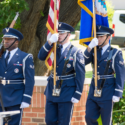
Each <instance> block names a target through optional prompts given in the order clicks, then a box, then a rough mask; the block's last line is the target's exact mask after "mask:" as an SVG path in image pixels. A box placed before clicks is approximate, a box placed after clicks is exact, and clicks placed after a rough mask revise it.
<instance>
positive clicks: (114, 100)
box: [112, 96, 120, 102]
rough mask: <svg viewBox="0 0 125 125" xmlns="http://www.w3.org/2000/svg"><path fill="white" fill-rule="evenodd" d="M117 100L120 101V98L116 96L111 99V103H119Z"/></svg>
mask: <svg viewBox="0 0 125 125" xmlns="http://www.w3.org/2000/svg"><path fill="white" fill-rule="evenodd" d="M119 100H120V97H117V96H113V97H112V101H113V102H119Z"/></svg>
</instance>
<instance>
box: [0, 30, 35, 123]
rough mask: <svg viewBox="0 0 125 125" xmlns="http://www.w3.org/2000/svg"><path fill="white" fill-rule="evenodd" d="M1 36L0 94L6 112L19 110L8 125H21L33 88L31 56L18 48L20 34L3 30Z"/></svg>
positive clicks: (16, 31)
mask: <svg viewBox="0 0 125 125" xmlns="http://www.w3.org/2000/svg"><path fill="white" fill-rule="evenodd" d="M3 34H4V35H3V43H4V48H5V49H6V51H5V52H4V53H3V55H2V57H1V58H0V76H2V77H3V79H2V80H1V84H0V93H1V95H2V100H3V104H4V107H5V110H6V111H15V110H20V114H17V115H14V116H11V120H10V121H9V123H8V125H21V120H22V114H23V108H26V107H29V105H30V102H31V98H32V92H33V87H34V63H33V56H32V54H28V53H25V52H23V51H21V50H20V49H19V48H18V44H19V41H20V40H22V39H23V35H22V33H21V32H19V31H18V30H16V29H13V28H5V29H3ZM0 112H2V109H1V106H0ZM4 124H5V123H4Z"/></svg>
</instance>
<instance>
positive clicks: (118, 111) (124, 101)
mask: <svg viewBox="0 0 125 125" xmlns="http://www.w3.org/2000/svg"><path fill="white" fill-rule="evenodd" d="M123 122H125V86H124V91H123V98H121V100H120V101H119V102H118V103H115V104H114V107H113V124H116V123H122V124H123Z"/></svg>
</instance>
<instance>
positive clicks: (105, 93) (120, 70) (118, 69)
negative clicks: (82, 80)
mask: <svg viewBox="0 0 125 125" xmlns="http://www.w3.org/2000/svg"><path fill="white" fill-rule="evenodd" d="M110 48H111V46H109V47H108V48H107V50H106V51H105V52H104V54H103V55H102V56H101V58H99V51H98V50H97V75H104V70H105V67H106V64H107V57H108V55H109V51H110ZM84 57H85V65H87V64H89V63H92V65H94V51H93V50H92V51H91V52H90V53H89V52H88V51H87V49H86V50H85V52H84ZM113 72H115V74H116V78H115V77H114V78H110V79H106V81H105V84H104V87H103V89H102V96H101V97H94V96H93V95H94V90H95V82H94V78H92V82H91V86H90V90H89V95H88V98H91V99H94V100H96V101H104V100H111V99H112V96H113V95H114V96H117V97H122V94H123V87H124V77H125V75H124V60H123V57H122V52H121V51H119V50H117V49H115V48H114V49H113V57H112V60H111V62H110V66H109V70H108V74H111V73H113ZM101 81H102V79H100V80H98V81H97V83H98V88H99V87H100V85H101Z"/></svg>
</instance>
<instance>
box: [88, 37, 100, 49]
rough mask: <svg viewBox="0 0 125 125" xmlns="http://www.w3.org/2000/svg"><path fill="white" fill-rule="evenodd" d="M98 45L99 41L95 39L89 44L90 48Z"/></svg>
mask: <svg viewBox="0 0 125 125" xmlns="http://www.w3.org/2000/svg"><path fill="white" fill-rule="evenodd" d="M97 45H98V39H97V38H94V39H92V41H91V42H90V44H89V48H91V49H92V48H94V47H95V46H97Z"/></svg>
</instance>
